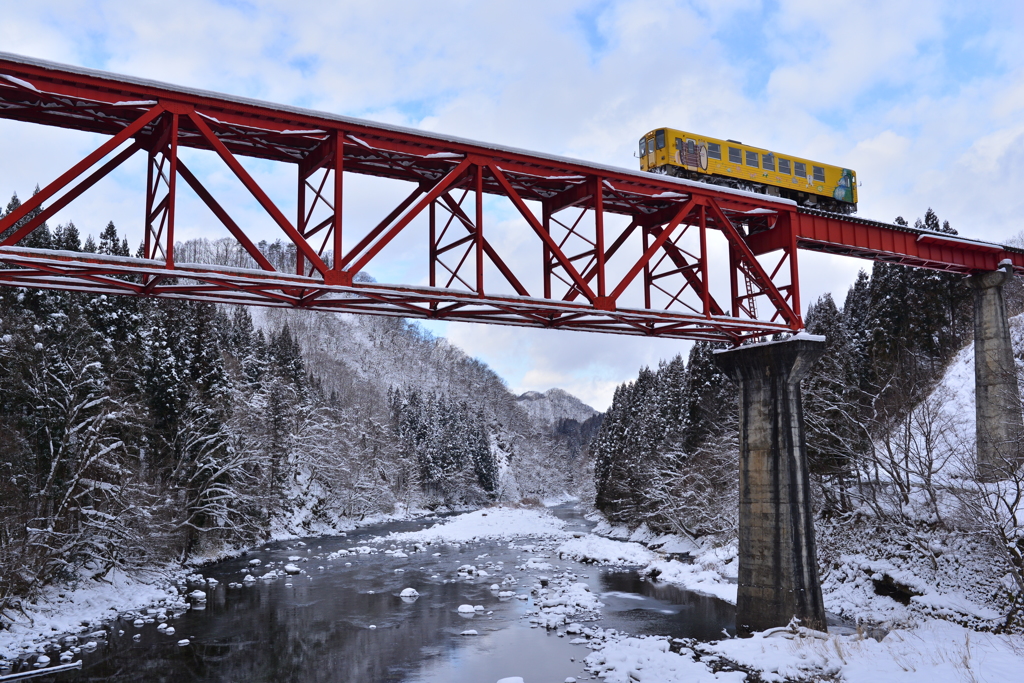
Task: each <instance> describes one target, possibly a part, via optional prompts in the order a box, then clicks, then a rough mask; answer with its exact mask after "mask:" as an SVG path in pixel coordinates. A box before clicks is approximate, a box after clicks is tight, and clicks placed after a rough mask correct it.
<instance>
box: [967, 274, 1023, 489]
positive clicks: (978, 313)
mask: <svg viewBox="0 0 1024 683" xmlns="http://www.w3.org/2000/svg"><path fill="white" fill-rule="evenodd" d="M1012 277H1013V269H1012V267H1011V266H1010V265H1006V266H1003V267H1002V268H1001V269H1000V270H996V271H993V272H989V273H978V274H977V275H971V276H970V277H968V278H967V284H968V285H970V286H971V288H972V289H973V290H974V403H975V412H976V416H977V427H976V430H977V444H978V445H977V454H978V460H977V474H978V478H979V479H981V480H983V481H991V480H995V479H999V478H1000V472H1002V471H1006V469H1007V467H1008V466H1012V464H1014V463H1020V461H1021V454H1022V447H1021V445H1020V439H1021V436H1022V435H1024V425H1022V421H1021V403H1020V390H1019V389H1018V387H1017V367H1016V364H1015V363H1014V360H1013V347H1012V346H1011V344H1010V325H1009V322H1008V320H1007V317H1006V304H1005V302H1004V300H1003V285H1005V284H1006V283H1007V282H1009V281H1010V278H1012Z"/></svg>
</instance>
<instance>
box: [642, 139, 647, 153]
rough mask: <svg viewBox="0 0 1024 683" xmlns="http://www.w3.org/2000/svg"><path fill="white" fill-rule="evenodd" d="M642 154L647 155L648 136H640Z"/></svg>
mask: <svg viewBox="0 0 1024 683" xmlns="http://www.w3.org/2000/svg"><path fill="white" fill-rule="evenodd" d="M640 156H647V138H640Z"/></svg>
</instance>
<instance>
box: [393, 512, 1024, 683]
mask: <svg viewBox="0 0 1024 683" xmlns="http://www.w3.org/2000/svg"><path fill="white" fill-rule="evenodd" d="M597 530H599V531H602V532H603V533H605V534H612V535H616V536H619V538H609V537H608V536H603V535H598V534H581V533H578V532H577V533H574V534H571V533H568V532H566V531H565V529H564V525H562V524H561V523H560V522H559V521H558V520H557V519H556V518H554V517H553V516H552V515H550V513H547V512H546V511H540V510H516V509H507V508H494V509H489V510H479V511H476V512H473V513H469V514H466V515H460V516H458V517H455V518H453V519H451V520H448V521H446V522H444V523H442V524H438V525H435V526H433V527H430V528H428V529H424V530H423V531H419V532H414V533H412V534H401V535H399V534H395V535H392V536H391V537H389V538H387V539H382V540H388V541H399V540H401V541H405V542H421V543H431V542H438V543H453V542H454V543H471V542H473V541H474V540H481V539H484V538H491V539H494V538H500V539H503V540H504V539H513V538H516V537H518V536H531V537H533V538H540V539H544V540H543V541H542V542H540V543H532V544H528V545H522V546H518V545H517V546H516V547H517V548H521V549H522V550H524V551H525V552H528V553H531V554H533V557H529V558H526V559H525V561H524V562H523V563H522V564H521V565H519V566H518V567H517V569H520V570H521V571H525V572H528V573H530V574H532V575H533V578H534V580H536V581H538V582H539V583H534V584H533V594H534V600H535V603H536V604H537V605H538V609H537V610H536V611H535V613H534V614H532V615H531V616H530V621H531V622H533V623H535V624H537V625H538V626H546V627H549V628H555V629H558V630H559V631H560V633H564V635H566V636H567V637H571V638H572V642H573V643H575V644H578V645H580V646H584V647H586V648H588V649H590V650H592V652H591V653H590V654H588V655H586V656H585V663H586V666H587V669H588V670H589V671H590V672H591V673H592V674H593V675H595V677H599V678H601V679H603V680H604V681H606V683H636V682H638V681H639V682H641V683H642V682H647V681H651V682H652V683H677V682H678V683H683V682H691V681H693V682H695V681H723V682H726V681H735V682H737V683H738V682H739V681H744V680H747V678H748V673H756V674H757V675H758V676H759V677H760V679H761V680H763V681H803V680H814V679H820V678H821V677H833V678H836V679H837V680H843V681H847V682H849V683H855V682H860V681H863V682H864V683H875V682H876V681H878V680H885V681H907V682H908V683H909V682H911V681H928V683H945V682H946V681H950V682H952V681H960V680H976V681H992V682H993V683H994V682H996V681H1007V680H1013V679H1014V677H1015V676H1017V675H1019V672H1020V671H1021V670H1024V638H1021V637H1020V636H1005V635H996V634H993V633H989V632H980V631H974V630H971V629H968V628H966V627H964V626H962V625H959V624H956V623H951V622H949V621H945V620H942V619H936V618H928V617H922V616H919V615H916V616H915V618H913V619H908V623H907V625H905V626H904V627H902V628H895V629H893V630H891V631H890V632H889V633H887V634H886V635H885V637H884V638H883V639H882V640H881V641H878V640H875V639H873V638H870V637H867V636H866V635H865V634H864V633H858V632H850V631H851V629H838V630H837V632H835V633H828V634H825V633H820V632H815V631H808V630H806V629H800V628H796V627H794V628H785V629H772V630H770V631H767V632H764V633H758V634H755V635H754V637H752V638H728V639H725V640H721V641H718V642H712V643H698V642H695V641H689V640H686V641H684V640H679V639H674V640H673V639H669V638H666V637H660V636H640V637H637V636H632V635H628V634H623V633H616V632H614V631H605V630H603V629H601V628H591V627H589V626H587V625H586V624H587V617H588V615H589V616H591V617H593V616H596V615H598V614H599V613H600V609H601V606H602V605H601V604H600V602H599V601H598V600H597V599H596V597H594V596H591V595H590V594H589V591H588V590H587V589H588V587H587V586H586V584H585V583H583V582H580V581H577V580H576V578H577V577H575V576H563V575H560V574H558V573H554V574H553V573H552V569H553V566H552V564H551V562H549V560H550V559H551V558H553V557H562V558H572V559H575V560H579V561H583V562H587V563H592V564H595V565H605V566H633V567H637V568H638V569H639V570H640V572H641V573H642V574H644V575H647V576H650V577H652V578H654V579H655V580H657V581H663V582H668V583H674V584H677V585H679V586H681V587H684V588H686V589H688V590H693V591H698V592H703V593H706V594H709V595H714V596H716V597H719V598H721V599H723V600H726V601H728V602H732V603H735V600H736V585H735V582H734V581H735V578H734V577H735V574H734V571H735V567H736V559H735V547H726V548H708V549H701V548H700V547H699V546H696V545H694V544H689V547H687V548H686V552H687V553H689V555H690V557H691V558H692V563H684V562H680V561H678V560H675V559H669V558H668V557H666V555H668V554H674V553H678V552H680V549H681V547H682V546H685V545H686V544H687V542H686V541H683V540H682V539H672V538H667V537H662V538H653V537H651V536H650V535H649V534H646V532H645V531H643V530H640V532H639V533H637V532H633V533H628V532H625V531H623V530H621V529H612V528H610V527H608V526H607V525H599V527H598V529H597ZM630 538H632V539H634V540H629V539H630ZM639 540H643V541H645V542H647V543H648V544H649V546H653V547H655V548H665V547H668V548H670V550H669V551H665V550H660V551H659V550H652V549H651V547H648V545H644V544H642V543H640V542H638V541H639ZM541 585H543V588H538V587H539V586H541ZM849 594H850V591H848V590H845V591H844V590H841V589H840V588H839V587H838V586H832V591H830V593H829V597H827V598H826V601H827V602H835V603H837V604H836V605H830V607H836V608H837V609H838V608H839V606H840V605H839V604H838V603H839V602H840V601H846V603H845V604H844V605H843V606H844V607H846V608H847V616H850V617H853V618H856V615H855V614H850V613H849V608H850V607H851V605H850V603H849ZM573 597H576V598H582V599H581V600H579V604H576V603H574V602H573ZM886 601H888V602H892V599H891V598H889V597H886V596H879V595H875V596H874V597H873V599H867V598H865V603H864V604H862V605H861V607H863V608H866V609H868V611H869V612H870V613H871V614H878V613H879V612H881V611H884V607H883V603H885V602H886ZM545 606H547V607H545Z"/></svg>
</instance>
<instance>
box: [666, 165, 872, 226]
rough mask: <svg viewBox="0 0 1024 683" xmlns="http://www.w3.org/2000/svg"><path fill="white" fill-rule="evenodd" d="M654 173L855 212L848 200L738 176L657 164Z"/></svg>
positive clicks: (846, 213) (840, 210)
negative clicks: (841, 200) (756, 181)
mask: <svg viewBox="0 0 1024 683" xmlns="http://www.w3.org/2000/svg"><path fill="white" fill-rule="evenodd" d="M654 173H662V174H664V175H670V176H673V177H675V178H685V179H687V180H696V181H697V182H701V183H707V184H708V185H718V186H719V187H730V188H732V189H734V190H744V191H746V192H757V193H758V194H766V195H769V196H772V197H782V198H783V199H791V200H793V201H794V202H796V203H797V204H799V205H800V206H807V207H810V208H814V209H820V210H822V211H828V212H830V213H838V214H843V215H850V214H854V213H857V205H856V204H851V203H849V202H840V201H837V200H835V199H833V198H832V197H822V196H821V195H817V194H811V193H809V192H799V191H797V190H790V189H787V188H784V187H776V186H775V185H765V184H763V183H755V182H751V181H747V180H740V179H738V178H730V177H728V176H719V175H709V174H707V173H698V172H696V171H688V170H686V169H683V168H679V167H678V166H659V167H658V168H656V169H654Z"/></svg>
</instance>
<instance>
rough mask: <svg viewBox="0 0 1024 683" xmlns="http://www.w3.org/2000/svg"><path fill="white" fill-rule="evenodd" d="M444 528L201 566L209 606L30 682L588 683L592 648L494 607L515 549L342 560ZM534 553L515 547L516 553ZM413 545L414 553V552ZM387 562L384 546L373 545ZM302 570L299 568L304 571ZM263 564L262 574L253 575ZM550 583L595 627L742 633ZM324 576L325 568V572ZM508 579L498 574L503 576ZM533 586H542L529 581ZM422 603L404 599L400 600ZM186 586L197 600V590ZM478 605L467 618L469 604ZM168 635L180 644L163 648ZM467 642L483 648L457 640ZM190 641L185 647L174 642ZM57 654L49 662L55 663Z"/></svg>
mask: <svg viewBox="0 0 1024 683" xmlns="http://www.w3.org/2000/svg"><path fill="white" fill-rule="evenodd" d="M552 511H553V512H554V513H555V514H556V515H558V516H559V517H560V518H562V519H563V520H565V522H566V523H567V529H568V530H570V531H576V530H578V531H581V532H582V531H586V530H588V529H589V528H590V527H591V526H592V525H591V524H590V523H589V522H587V521H586V520H585V519H583V517H582V515H581V514H580V513H579V512H578V511H577V510H575V509H572V508H571V507H568V506H562V507H559V508H553V509H552ZM436 521H437V520H436V519H430V520H414V521H404V522H392V523H387V524H380V525H375V526H370V527H365V528H362V529H359V530H357V531H354V532H350V533H348V534H347V535H345V536H333V537H320V538H307V539H301V540H290V541H282V542H275V543H270V544H268V545H266V546H262V547H261V548H260V549H258V550H255V551H252V552H250V553H248V554H247V555H246V556H243V557H238V558H235V559H231V560H226V561H223V562H219V563H217V564H215V565H211V566H208V567H204V568H203V569H202V570H201V573H202V575H203V576H204V577H208V578H211V577H212V578H214V579H215V580H217V581H218V582H219V583H218V584H217V585H216V586H214V587H210V586H206V587H204V588H203V590H204V591H205V592H206V593H207V599H206V601H205V603H202V602H193V606H194V607H195V608H194V609H191V610H188V611H184V612H182V613H180V614H177V615H172V616H171V617H170V618H168V619H167V620H166V624H165V625H161V622H160V619H162V618H163V617H161V616H160V615H158V614H151V615H147V616H148V617H149V619H148V620H149V621H150V622H151V623H143V624H142V625H141V626H136V625H135V624H136V623H138V622H136V621H135V618H134V616H133V615H125V616H122V617H121V618H120V619H118V620H116V621H114V622H112V623H110V624H109V625H108V626H107V627H106V631H107V636H106V637H105V638H100V639H97V642H98V643H99V645H98V647H97V649H96V650H95V651H93V652H84V651H83V652H82V653H81V659H82V661H83V667H82V669H81V670H79V671H72V672H66V673H61V674H57V675H55V676H52V677H45V678H41V679H35V680H40V681H43V680H55V681H105V682H111V683H122V682H123V683H127V682H128V681H140V682H141V681H147V682H149V681H167V682H175V683H176V682H179V681H204V682H205V681H209V682H215V681H216V682H225V681H245V682H246V683H257V682H262V681H267V682H274V683H284V682H289V681H294V682H295V683H314V682H318V681H324V682H327V681H330V682H339V683H340V682H348V681H352V682H356V681H358V682H360V683H442V682H443V683H494V681H497V680H499V679H501V678H503V677H510V676H521V677H522V678H523V679H524V681H525V683H542V682H548V681H552V682H558V683H561V682H562V681H565V679H566V678H567V677H570V676H571V677H575V678H576V679H577V680H579V681H586V680H593V679H591V678H590V675H589V674H588V673H587V672H586V671H585V670H584V669H583V665H582V661H583V658H584V657H586V656H587V654H589V653H590V650H589V649H587V648H586V647H585V646H581V645H572V644H570V642H569V641H570V640H571V637H565V634H564V633H563V632H562V629H558V630H546V629H544V628H537V627H536V626H533V625H532V624H530V623H529V621H528V620H527V619H526V618H525V617H526V614H527V612H528V611H530V610H531V609H533V598H530V599H528V600H520V599H509V598H499V597H498V595H497V592H496V591H493V590H492V589H491V585H492V583H494V582H495V580H496V579H497V580H500V578H499V576H504V575H506V574H507V573H514V574H516V575H518V577H519V579H520V584H519V585H518V586H517V587H516V588H517V590H518V592H519V593H524V594H525V593H528V592H529V587H530V586H531V585H532V584H533V581H534V580H535V577H534V576H533V575H531V573H530V572H518V571H514V567H515V565H517V564H522V563H523V561H524V560H525V559H527V558H528V557H531V556H532V555H531V554H530V553H529V552H527V551H524V550H523V549H522V548H521V547H517V548H509V544H508V543H507V542H496V541H495V542H477V543H470V544H461V545H458V544H447V545H446V544H435V545H432V546H430V547H429V551H428V552H417V553H411V554H408V555H407V556H404V555H405V553H401V554H400V555H402V556H395V555H393V554H385V553H384V552H378V553H372V554H370V553H368V554H357V555H350V556H345V557H340V558H336V559H328V556H329V555H330V554H331V553H333V552H335V551H337V550H339V549H345V548H353V547H359V546H364V545H368V544H369V543H370V542H371V539H373V538H374V537H379V536H383V535H386V534H388V533H390V532H394V531H413V530H418V529H421V528H424V527H426V526H429V525H431V524H434V523H436ZM525 543H528V541H527V540H525V539H524V540H521V541H517V542H516V545H517V546H522V545H523V544H525ZM406 545H408V544H406ZM376 547H379V548H382V549H386V548H388V547H389V546H388V545H387V544H385V545H379V544H378V545H377V546H376ZM296 558H298V559H296ZM253 560H259V561H260V563H261V564H260V567H259V569H258V570H256V569H254V568H253V567H252V566H251V565H250V563H251V562H252V561H253ZM545 561H547V562H549V563H551V564H552V565H554V568H553V569H552V571H553V572H558V573H562V572H570V573H572V574H576V575H577V577H578V578H577V580H578V581H582V582H585V583H588V584H589V585H590V587H591V590H592V591H594V592H596V593H597V594H598V595H599V596H600V599H601V601H602V602H603V603H604V604H605V607H604V608H603V609H602V610H601V612H602V614H601V618H600V619H599V620H598V621H596V622H588V623H587V624H586V625H587V626H594V625H599V626H601V627H603V628H604V629H616V630H618V631H622V632H628V633H632V634H658V635H670V636H673V637H679V638H697V639H700V640H710V639H716V638H718V637H721V635H722V631H723V629H725V630H728V631H730V632H732V631H733V625H734V624H733V622H734V612H735V608H734V607H733V606H732V605H729V604H728V603H725V602H723V601H721V600H718V599H716V598H712V597H708V596H704V595H699V594H696V593H692V592H688V591H685V590H681V589H679V588H676V587H673V586H668V585H662V584H659V583H657V582H654V581H651V580H647V579H644V578H642V577H640V576H639V575H638V573H637V572H636V571H635V570H632V569H623V568H603V567H596V566H593V565H585V564H581V563H578V562H575V561H571V560H560V559H559V558H557V557H550V558H547V559H546V560H545ZM289 563H290V564H294V565H296V566H297V567H300V568H301V569H302V570H303V571H304V573H302V574H295V575H289V576H286V577H281V578H278V579H275V580H259V581H256V582H255V583H249V584H245V585H244V586H242V587H234V586H231V585H229V584H237V583H238V582H240V581H241V580H242V577H243V576H244V575H245V573H246V571H247V570H248V571H250V572H251V573H253V574H256V575H257V576H258V575H260V574H262V573H263V572H264V571H265V568H266V567H268V565H271V566H273V567H276V568H281V567H282V566H284V565H285V564H289ZM464 564H472V565H475V566H477V567H479V568H484V567H490V568H491V569H492V570H494V569H497V570H498V571H491V572H490V573H491V574H492V576H489V577H476V578H462V579H456V578H455V576H456V575H455V571H456V569H457V567H459V566H460V565H464ZM321 567H322V569H321ZM498 572H500V574H499V573H498ZM533 574H536V572H534V573H533ZM409 587H411V588H414V589H416V590H417V591H418V592H419V593H420V596H419V597H418V598H417V599H415V600H412V599H408V598H406V599H403V598H402V597H400V595H399V594H400V593H401V591H402V590H403V589H405V588H409ZM197 588H198V587H197V586H190V587H189V590H190V591H191V590H194V589H197ZM466 604H468V605H473V606H482V607H483V609H482V610H478V611H476V612H473V613H471V614H464V613H460V612H459V611H458V608H459V606H460V605H466ZM167 625H169V626H171V627H173V629H174V634H173V635H167V634H166V633H165V632H164V631H165V630H166V627H167ZM468 630H472V631H476V633H477V635H461V634H462V633H464V632H466V631H468ZM181 640H188V644H187V645H179V644H178V643H179V641H181ZM58 654H59V653H57V652H53V653H50V656H51V658H52V659H53V660H54V661H57V655H58Z"/></svg>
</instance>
